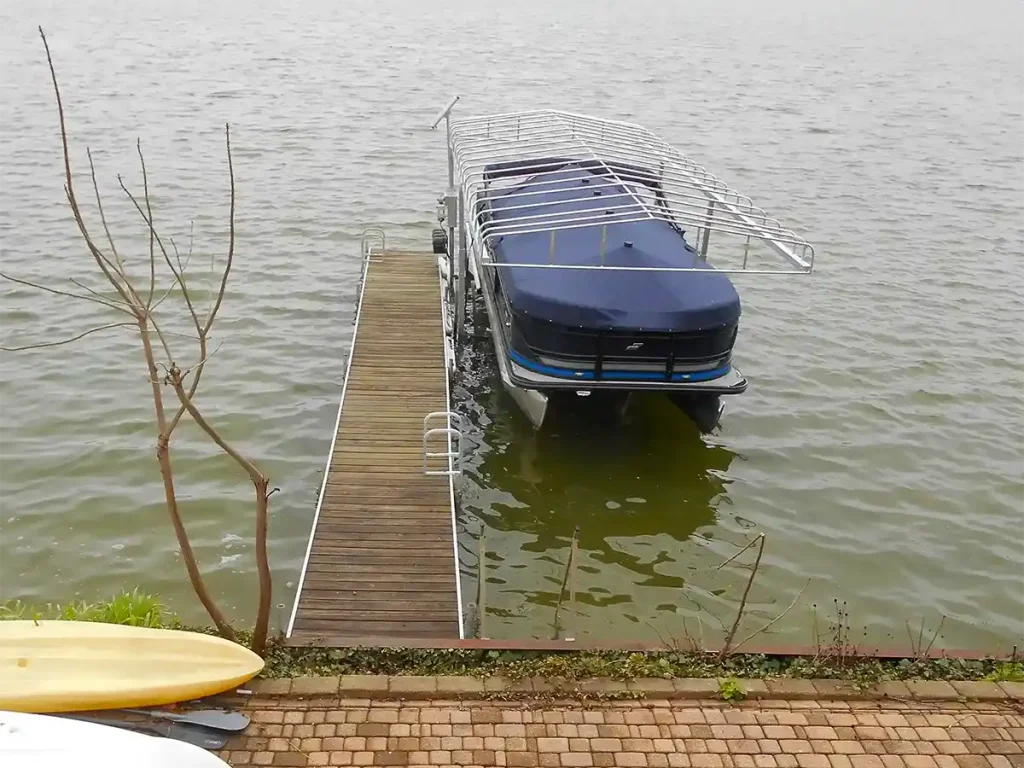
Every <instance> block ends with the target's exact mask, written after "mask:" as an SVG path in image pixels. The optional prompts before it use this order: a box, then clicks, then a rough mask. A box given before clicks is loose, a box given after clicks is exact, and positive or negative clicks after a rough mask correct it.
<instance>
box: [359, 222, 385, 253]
mask: <svg viewBox="0 0 1024 768" xmlns="http://www.w3.org/2000/svg"><path fill="white" fill-rule="evenodd" d="M377 240H379V241H380V250H381V252H382V253H383V252H384V251H386V250H387V235H386V234H385V232H384V230H383V229H382V228H380V227H367V228H366V229H364V230H363V235H362V243H361V245H360V253H361V254H362V257H363V258H364V259H368V258H370V256H371V255H372V254H373V246H374V243H375V241H377Z"/></svg>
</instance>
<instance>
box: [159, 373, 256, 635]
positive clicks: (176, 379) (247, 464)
mask: <svg viewBox="0 0 1024 768" xmlns="http://www.w3.org/2000/svg"><path fill="white" fill-rule="evenodd" d="M169 379H170V383H171V386H172V387H174V391H175V393H176V394H177V395H178V399H179V400H180V401H181V404H182V405H183V406H184V407H185V409H186V410H187V411H188V413H189V416H191V417H192V419H193V421H195V422H196V424H198V425H199V427H200V428H201V429H202V430H203V431H204V432H206V434H207V435H208V436H209V437H210V439H211V440H213V442H215V443H216V444H217V445H218V446H220V448H221V450H223V451H224V453H226V454H227V455H228V456H230V457H231V458H232V459H234V460H235V462H236V463H237V464H238V465H239V466H240V467H242V469H244V470H245V471H246V473H247V474H248V475H249V479H250V480H252V484H253V487H254V488H255V491H256V569H257V571H258V573H259V583H260V591H259V605H258V607H257V613H256V624H255V626H254V628H253V641H252V649H253V651H255V652H256V653H262V652H263V647H264V646H265V644H266V641H267V629H268V625H269V620H270V598H271V595H272V592H273V589H272V587H273V584H272V578H271V573H270V565H269V562H268V560H267V527H268V518H269V515H268V506H269V501H270V493H268V491H267V489H268V487H269V486H270V479H269V478H268V477H267V476H266V475H264V474H263V473H262V472H260V471H259V470H258V469H257V468H256V466H255V465H254V464H253V463H252V462H251V461H249V460H248V459H246V458H245V457H244V456H242V455H241V454H240V453H239V452H238V451H236V450H235V449H234V448H233V447H232V446H231V445H229V444H228V442H227V441H226V440H225V439H224V438H223V437H222V436H221V434H220V433H219V432H217V430H216V429H215V428H214V427H213V426H212V425H211V424H210V423H209V422H208V421H207V420H206V419H205V418H204V417H203V415H202V414H201V413H200V412H199V409H198V408H196V406H195V404H194V403H193V402H192V400H191V399H190V398H189V397H188V395H187V394H186V392H185V387H184V385H183V384H182V381H181V371H180V370H178V368H177V366H172V367H171V373H170V376H169Z"/></svg>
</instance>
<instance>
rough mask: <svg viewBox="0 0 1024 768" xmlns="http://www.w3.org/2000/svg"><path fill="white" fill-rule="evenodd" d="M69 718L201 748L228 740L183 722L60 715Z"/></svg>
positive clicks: (218, 745) (212, 746)
mask: <svg viewBox="0 0 1024 768" xmlns="http://www.w3.org/2000/svg"><path fill="white" fill-rule="evenodd" d="M61 717H66V718H69V719H71V720H81V721H82V722H86V723H96V724H97V725H109V726H112V727H114V728H123V729H125V730H128V731H136V732H138V733H148V734H152V735H154V736H163V737H164V738H167V739H177V740H178V741H186V742H188V743H189V744H195V745H196V746H197V747H202V748H203V749H220V748H221V747H223V746H224V745H225V744H227V743H228V740H227V739H225V738H223V737H222V736H219V735H218V734H216V733H214V732H212V731H210V730H208V729H206V728H203V727H202V726H201V725H186V724H185V723H167V724H166V725H163V724H156V723H133V722H130V721H128V720H113V719H109V718H105V717H86V716H85V715H61Z"/></svg>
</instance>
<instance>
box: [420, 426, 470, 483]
mask: <svg viewBox="0 0 1024 768" xmlns="http://www.w3.org/2000/svg"><path fill="white" fill-rule="evenodd" d="M436 418H444V419H446V420H447V422H448V426H445V427H434V428H432V429H428V428H427V424H428V423H429V422H430V420H431V419H436ZM452 422H455V423H457V424H458V425H459V428H458V429H456V428H454V427H452V426H451V425H452ZM462 425H463V420H462V415H461V414H458V413H455V412H454V411H433V412H431V413H428V414H427V415H426V416H424V417H423V474H425V475H451V476H457V475H461V474H462V439H463V432H462ZM437 435H447V437H448V446H449V450H447V451H428V450H427V442H428V441H429V439H430V438H431V437H434V436H437ZM453 440H454V445H455V448H454V449H452V447H451V446H452V444H453ZM429 459H447V460H448V469H430V467H429Z"/></svg>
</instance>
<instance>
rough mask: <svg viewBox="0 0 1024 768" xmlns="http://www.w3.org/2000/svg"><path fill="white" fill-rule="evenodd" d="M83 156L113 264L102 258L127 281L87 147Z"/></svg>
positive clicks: (94, 167) (90, 153) (90, 151)
mask: <svg viewBox="0 0 1024 768" xmlns="http://www.w3.org/2000/svg"><path fill="white" fill-rule="evenodd" d="M85 154H86V156H87V157H88V158H89V178H90V179H91V180H92V190H93V192H94V193H95V195H96V207H97V209H99V212H100V222H101V223H102V224H103V231H104V232H105V233H106V235H107V242H108V243H110V251H111V253H113V254H114V261H113V262H111V261H110V259H106V254H104V258H105V259H106V261H107V264H108V265H109V266H110V268H111V269H113V270H114V271H115V272H116V273H117V274H118V275H119V276H120V277H121V278H122V279H127V277H126V275H125V271H124V262H123V261H122V260H121V254H119V253H118V252H117V246H116V245H114V238H113V237H112V236H111V234H110V227H109V226H107V215H106V213H105V212H104V211H103V197H102V195H100V186H99V183H98V182H97V181H96V166H95V164H94V163H93V161H92V150H91V149H90V148H89V147H86V148H85Z"/></svg>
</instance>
